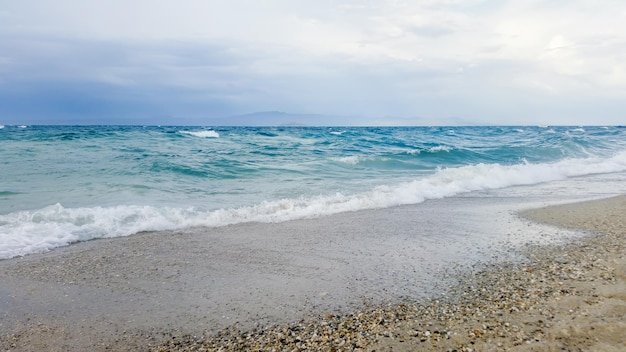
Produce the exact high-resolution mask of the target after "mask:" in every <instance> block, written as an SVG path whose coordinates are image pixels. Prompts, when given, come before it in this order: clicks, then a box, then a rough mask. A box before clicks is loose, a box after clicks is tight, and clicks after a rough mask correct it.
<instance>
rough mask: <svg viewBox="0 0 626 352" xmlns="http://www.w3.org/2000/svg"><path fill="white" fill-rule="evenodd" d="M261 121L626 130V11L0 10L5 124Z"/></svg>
mask: <svg viewBox="0 0 626 352" xmlns="http://www.w3.org/2000/svg"><path fill="white" fill-rule="evenodd" d="M267 110H279V111H286V112H290V113H302V114H324V115H335V116H340V118H345V119H346V122H351V123H352V122H354V121H356V122H357V123H364V124H371V123H382V124H405V123H408V124H411V123H424V124H438V123H439V124H448V123H455V122H456V123H489V124H573V125H576V124H626V1H623V0H616V1H606V0H599V1H593V0H545V1H535V0H502V1H497V0H484V1H481V0H467V1H461V0H458V1H457V0H439V1H437V0H413V1H401V0H397V1H391V0H389V1H385V0H376V1H331V0H316V1H312V0H311V1H309V0H305V1H295V0H275V1H262V0H257V1H252V0H250V1H240V0H204V1H202V0H177V1H173V0H171V1H165V0H149V1H148V0H131V1H129V0H124V1H122V0H91V1H85V0H54V1H53V0H50V1H45V0H19V1H15V0H0V124H2V123H4V124H10V123H118V122H124V123H138V124H146V123H155V124H159V123H174V124H175V123H177V122H180V123H198V124H203V123H205V122H208V121H210V119H211V118H218V117H224V116H230V115H238V114H245V113H251V112H256V111H267ZM355 118H356V120H355Z"/></svg>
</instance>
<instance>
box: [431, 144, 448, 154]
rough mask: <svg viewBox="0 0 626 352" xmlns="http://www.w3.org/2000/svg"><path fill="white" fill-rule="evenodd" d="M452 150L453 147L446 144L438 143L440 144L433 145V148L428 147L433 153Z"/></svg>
mask: <svg viewBox="0 0 626 352" xmlns="http://www.w3.org/2000/svg"><path fill="white" fill-rule="evenodd" d="M451 150H452V148H450V147H448V146H446V145H438V146H436V147H432V148H429V149H428V151H429V152H431V153H436V152H449V151H451Z"/></svg>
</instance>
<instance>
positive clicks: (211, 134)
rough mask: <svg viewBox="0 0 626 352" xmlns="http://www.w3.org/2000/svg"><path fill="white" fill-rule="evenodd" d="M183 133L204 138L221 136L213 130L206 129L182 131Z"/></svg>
mask: <svg viewBox="0 0 626 352" xmlns="http://www.w3.org/2000/svg"><path fill="white" fill-rule="evenodd" d="M180 133H182V134H187V135H190V136H195V137H202V138H219V137H220V134H219V133H217V132H216V131H213V130H204V131H180Z"/></svg>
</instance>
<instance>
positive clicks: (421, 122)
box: [202, 111, 476, 126]
mask: <svg viewBox="0 0 626 352" xmlns="http://www.w3.org/2000/svg"><path fill="white" fill-rule="evenodd" d="M202 123H203V124H205V125H211V126H471V125H476V123H473V122H471V121H470V120H466V119H463V118H459V117H448V118H438V119H432V118H431V119H428V118H420V117H395V116H385V117H379V118H366V117H358V116H333V115H321V114H294V113H288V112H283V111H261V112H254V113H250V114H244V115H234V116H229V117H222V118H213V119H207V120H203V121H202Z"/></svg>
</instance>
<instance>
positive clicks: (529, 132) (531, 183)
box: [0, 125, 626, 259]
mask: <svg viewBox="0 0 626 352" xmlns="http://www.w3.org/2000/svg"><path fill="white" fill-rule="evenodd" d="M598 177H600V179H598ZM568 180H576V185H577V186H576V187H575V188H572V189H565V190H561V192H565V193H567V192H573V193H578V194H581V195H582V196H583V197H584V196H589V197H593V196H597V195H610V194H612V193H616V194H617V193H620V192H624V191H626V186H625V185H626V128H625V127H622V126H471V127H459V126H453V127H440V126H438V127H291V126H290V127H215V126H214V127H207V126H195V127H192V126H9V125H6V126H3V125H0V259H8V258H14V257H18V256H24V255H28V254H32V253H41V252H46V251H49V250H52V249H54V248H57V247H62V246H68V245H71V244H74V243H77V242H82V241H88V240H92V239H97V238H112V237H120V236H131V235H134V234H137V233H140V232H144V231H172V230H174V231H186V230H188V229H197V228H206V227H208V228H214V227H222V226H226V225H233V224H241V223H250V222H261V223H277V222H286V221H290V220H297V219H312V218H320V217H328V216H334V215H336V214H341V213H346V212H358V211H364V210H369V209H385V208H393V207H398V206H402V205H410V204H418V203H423V202H428V201H430V200H434V199H443V200H444V201H445V199H453V198H458V197H487V196H493V192H505V193H506V192H508V193H507V194H511V192H513V193H515V190H520V189H523V190H524V191H523V192H528V190H529V189H530V190H532V189H538V190H541V192H544V193H548V192H551V190H553V188H550V187H546V186H545V185H550V184H554V183H555V182H567V181H568ZM599 184H601V185H604V187H606V189H605V190H604V191H603V192H600V193H593V192H591V193H589V192H590V191H589V189H592V188H594V187H595V188H597V187H598V185H599ZM542 185H543V186H542ZM521 186H524V188H519V187H521ZM542 187H543V188H542ZM565 188H567V187H565ZM490 192H491V193H490ZM585 192H587V193H585ZM518 196H519V195H518ZM521 196H523V194H522V195H521Z"/></svg>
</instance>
